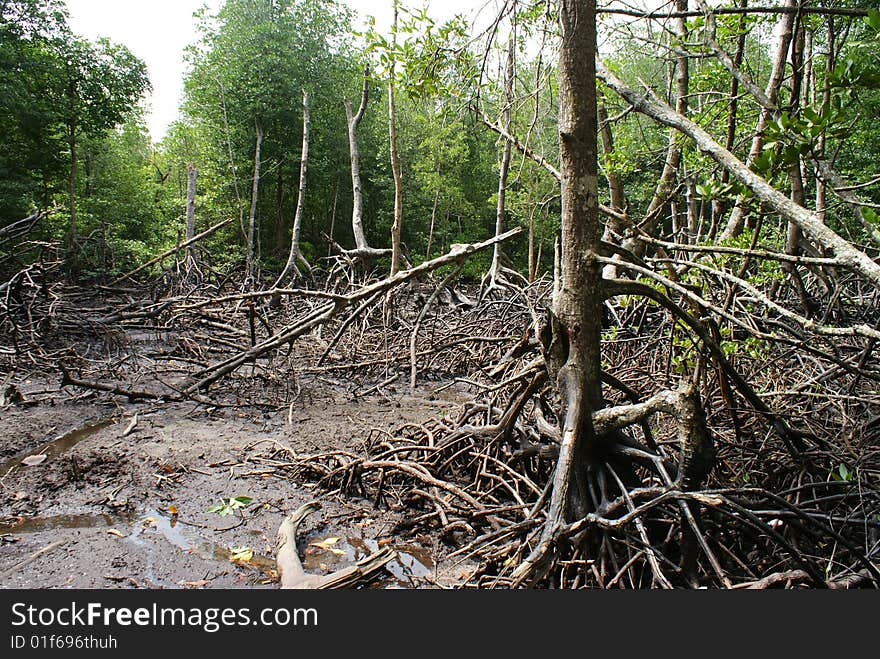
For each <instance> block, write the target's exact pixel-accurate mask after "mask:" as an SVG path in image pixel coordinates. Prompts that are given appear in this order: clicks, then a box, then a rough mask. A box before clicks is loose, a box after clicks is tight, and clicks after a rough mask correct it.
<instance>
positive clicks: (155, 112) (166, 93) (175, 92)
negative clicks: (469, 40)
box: [67, 0, 494, 141]
mask: <svg viewBox="0 0 880 659" xmlns="http://www.w3.org/2000/svg"><path fill="white" fill-rule="evenodd" d="M344 1H345V2H346V3H347V4H348V5H350V6H351V7H353V8H354V9H355V10H356V11H357V12H358V14H359V15H360V16H361V17H365V16H368V15H372V16H375V17H376V25H377V27H379V28H380V29H382V28H383V27H385V26H388V25H390V24H391V16H392V10H391V7H392V0H344ZM203 2H204V0H67V8H68V10H69V11H70V25H71V27H72V28H73V30H74V32H76V33H78V34H81V35H84V36H86V37H89V38H92V39H94V38H95V37H99V36H100V37H107V38H109V39H110V40H111V41H115V42H118V43H123V44H125V45H126V46H128V48H129V49H130V50H131V51H132V52H133V53H134V54H135V55H137V56H138V57H140V58H141V59H142V60H144V62H146V64H147V68H148V69H149V75H150V81H151V82H152V84H153V93H152V95H151V98H149V99H147V107H148V115H147V126H148V127H149V129H150V134H151V135H152V136H153V139H154V140H157V141H158V140H160V139H161V138H162V137H163V136H164V135H165V130H166V128H167V127H168V124H170V123H171V122H172V121H173V120H174V119H176V118H177V109H178V105H179V104H180V101H181V94H182V92H183V76H184V69H185V67H184V61H183V50H184V48H185V47H186V46H187V45H189V44H190V43H192V42H194V41H195V39H196V36H197V35H196V29H195V22H194V20H193V18H192V15H193V12H195V11H196V10H197V9H198V8H199V7H201V5H202V4H203ZM221 2H222V0H207V2H206V3H207V4H208V6H209V7H211V8H214V9H216V8H217V7H219V6H220V4H221ZM405 4H409V3H406V2H405ZM420 4H421V3H419V5H420ZM484 4H489V5H490V6H491V5H492V4H494V3H493V2H492V0H489V1H488V2H486V0H433V2H429V3H428V5H429V12H430V13H431V15H432V16H434V17H435V18H437V19H441V20H443V19H447V18H450V17H452V16H453V15H455V14H456V13H464V14H468V15H469V14H470V13H471V12H472V11H473V10H474V8H475V7H481V6H483V5H484ZM417 6H418V5H417Z"/></svg>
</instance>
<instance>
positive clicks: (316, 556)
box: [303, 538, 434, 588]
mask: <svg viewBox="0 0 880 659" xmlns="http://www.w3.org/2000/svg"><path fill="white" fill-rule="evenodd" d="M391 548H392V549H394V550H395V551H396V552H397V558H395V559H394V560H392V561H389V562H388V563H386V564H385V569H386V570H387V574H382V575H380V576H379V577H378V579H377V580H376V583H377V584H378V585H380V586H383V587H385V588H412V587H413V586H417V585H418V584H419V581H420V579H421V578H424V577H428V576H430V575H431V574H432V571H433V567H434V561H433V560H432V559H431V552H430V550H428V549H427V548H425V547H422V546H421V545H411V544H391ZM379 549H381V546H380V544H379V542H378V541H377V540H374V539H372V538H339V539H338V540H336V541H335V542H332V543H330V542H328V541H327V540H324V541H312V543H311V544H309V545H308V546H307V547H306V549H305V552H304V553H305V555H304V556H303V569H304V570H305V571H306V572H314V573H322V572H327V571H336V570H340V569H342V568H345V567H348V566H349V565H352V564H354V563H356V562H358V561H359V560H361V559H362V558H366V557H367V556H369V555H370V554H373V553H375V552H377V551H379Z"/></svg>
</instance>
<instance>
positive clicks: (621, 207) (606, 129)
mask: <svg viewBox="0 0 880 659" xmlns="http://www.w3.org/2000/svg"><path fill="white" fill-rule="evenodd" d="M602 100H604V99H600V102H599V105H598V108H597V110H596V112H597V119H598V121H599V136H600V137H601V138H602V155H603V156H604V157H605V162H606V168H605V178H606V179H607V180H608V194H609V197H610V204H611V209H612V210H613V211H615V212H617V213H618V214H620V215H621V216H622V217H625V213H626V195H625V194H624V192H623V182H622V181H621V180H620V177H619V176H618V175H617V172H616V171H614V167H613V166H611V163H609V160H610V157H611V156H612V155H614V135H613V134H612V132H611V124H610V123H609V121H608V110H607V109H606V108H605V103H603V102H601V101H602ZM622 217H614V216H610V221H609V222H608V225H607V226H606V227H605V240H611V236H610V235H609V233H610V232H611V231H613V232H614V233H616V234H618V235H623V232H624V231H625V230H626V228H627V226H626V223H625V222H624V220H623V219H622ZM530 235H531V234H530ZM615 257H617V255H615ZM603 276H604V277H606V278H608V279H615V278H616V277H617V266H615V265H607V266H605V269H604V271H603Z"/></svg>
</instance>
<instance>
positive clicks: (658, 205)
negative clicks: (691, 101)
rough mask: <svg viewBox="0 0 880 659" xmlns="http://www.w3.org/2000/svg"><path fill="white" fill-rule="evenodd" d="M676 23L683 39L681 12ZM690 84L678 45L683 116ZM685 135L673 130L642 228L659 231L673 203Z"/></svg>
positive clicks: (635, 244)
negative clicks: (672, 198) (671, 197)
mask: <svg viewBox="0 0 880 659" xmlns="http://www.w3.org/2000/svg"><path fill="white" fill-rule="evenodd" d="M687 9H688V0H675V10H676V11H677V12H686V11H687ZM673 24H674V26H675V34H676V36H677V37H678V38H679V40H681V41H682V42H684V41H685V39H686V37H687V23H686V21H685V19H684V18H683V17H681V16H679V17H677V18H675V19H674V20H673ZM689 87H690V72H689V69H688V58H687V54H686V53H685V52H684V50H683V47H682V46H677V47H676V57H675V111H676V112H678V113H679V114H681V115H682V116H687V112H688V89H689ZM680 140H681V135H679V134H678V133H677V132H676V131H674V130H670V131H669V146H668V147H667V150H666V161H665V162H664V163H663V171H662V173H661V174H660V180H659V182H658V183H657V188H656V189H655V191H654V196H653V198H652V199H651V203H650V204H649V205H648V210H647V211H645V220H644V222H643V226H642V229H643V230H644V231H645V232H646V233H648V234H649V235H651V236H655V235H657V231H658V228H659V226H660V223H661V217H662V213H663V209H664V208H665V207H666V205H667V204H668V203H669V197H670V195H671V194H672V191H673V189H674V185H675V179H676V177H677V175H678V168H679V165H680V164H681V144H680V143H679V142H680ZM626 247H627V248H628V249H630V250H633V251H635V253H637V254H642V253H644V248H645V243H644V242H641V241H638V240H630V241H627V242H626Z"/></svg>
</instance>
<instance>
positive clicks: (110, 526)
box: [0, 378, 468, 588]
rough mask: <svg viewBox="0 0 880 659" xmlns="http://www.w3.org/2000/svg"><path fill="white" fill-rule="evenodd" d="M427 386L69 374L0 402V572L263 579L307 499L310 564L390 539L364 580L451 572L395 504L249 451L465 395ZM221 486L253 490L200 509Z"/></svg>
mask: <svg viewBox="0 0 880 659" xmlns="http://www.w3.org/2000/svg"><path fill="white" fill-rule="evenodd" d="M47 384H49V383H47V382H40V381H30V382H27V381H26V382H24V383H22V384H20V385H19V390H20V392H21V394H22V395H23V396H24V398H25V400H28V399H30V398H31V394H32V392H37V391H39V390H45V388H46V385H47ZM437 388H438V386H437V385H436V384H435V385H433V386H431V385H430V384H426V385H425V386H424V387H422V388H421V390H420V391H419V392H417V393H416V395H408V394H406V395H404V394H399V395H397V394H394V393H393V392H392V393H391V395H389V393H388V392H387V390H386V392H385V393H384V394H373V395H371V396H367V397H364V398H354V397H353V396H351V395H350V394H349V393H348V392H347V391H346V390H345V389H344V388H343V387H341V386H340V385H339V384H337V383H335V382H332V381H329V380H327V379H325V378H315V379H313V380H311V381H304V382H303V383H302V384H301V391H300V396H299V402H296V403H295V404H294V406H293V408H285V409H275V410H270V411H266V410H265V409H263V410H261V409H257V408H253V407H238V406H235V407H211V406H206V405H202V404H198V403H193V402H174V403H158V404H157V403H145V404H131V403H125V404H123V403H122V402H120V400H119V399H118V398H110V397H107V396H106V395H104V394H98V393H95V392H86V393H85V394H83V393H82V392H81V391H75V390H72V389H71V390H62V392H60V393H59V394H58V395H55V396H53V397H51V398H49V399H46V400H43V401H41V402H37V403H35V404H30V405H27V406H24V407H21V406H19V407H13V406H7V407H5V408H0V465H2V466H0V587H7V588H65V587H66V588H113V587H119V588H132V587H135V588H181V587H205V588H254V587H273V586H272V584H273V583H274V581H275V579H276V577H277V575H276V574H275V564H274V552H275V534H276V531H277V529H278V526H279V524H280V522H281V521H282V519H283V518H284V517H285V516H286V515H287V514H289V513H290V512H292V511H293V510H294V509H296V508H297V507H299V506H300V505H302V504H303V503H306V502H308V501H311V500H316V499H318V500H320V501H321V504H322V510H321V511H320V513H319V514H318V515H314V516H312V517H310V518H309V519H308V520H307V521H306V522H305V524H304V526H303V529H302V531H301V533H300V537H299V544H300V547H301V554H303V553H304V559H303V564H304V567H305V569H306V571H307V572H310V573H315V574H325V573H328V572H331V571H334V570H337V569H340V568H341V567H344V566H346V565H349V564H352V563H354V562H355V561H357V560H359V559H361V558H363V557H364V556H366V555H367V554H369V553H371V552H373V551H375V550H376V549H377V548H378V547H383V546H389V545H390V546H391V547H392V548H394V549H396V550H397V558H396V559H395V560H393V561H392V562H391V563H389V564H388V565H386V569H385V571H384V572H383V574H382V575H380V577H379V578H378V579H377V580H376V581H374V582H373V584H372V585H374V586H377V587H391V588H395V587H403V588H414V587H437V586H441V585H453V584H454V583H456V582H459V581H461V580H463V579H464V578H466V577H467V576H468V572H467V565H466V564H462V563H461V562H460V561H459V562H457V563H456V564H454V565H453V564H449V565H447V564H445V563H444V561H443V555H442V554H443V549H442V546H441V545H440V544H439V543H438V541H437V539H436V538H432V537H429V536H427V535H418V536H415V537H407V538H404V537H402V536H401V535H400V534H397V533H396V532H395V527H396V526H397V525H398V523H399V522H401V521H402V519H403V518H402V516H401V514H399V513H395V512H392V511H390V510H388V509H387V508H377V507H376V506H374V505H373V503H372V502H370V501H366V500H358V499H356V498H351V497H345V498H343V497H339V496H334V495H329V496H327V495H323V494H322V493H320V492H319V491H317V490H316V489H315V486H314V484H312V483H301V482H296V481H295V480H292V479H289V478H284V477H279V474H277V473H276V472H275V471H273V470H271V469H265V468H261V466H260V463H259V462H258V461H257V462H255V461H254V460H253V455H254V452H255V451H256V450H258V448H259V446H260V445H261V444H265V443H276V442H277V443H279V444H281V445H285V446H289V447H290V448H291V449H293V450H294V451H297V452H311V453H320V452H322V451H330V450H338V449H350V450H356V449H357V446H358V444H359V443H360V442H361V441H362V440H364V439H366V437H367V436H368V435H369V433H370V432H371V429H377V430H380V431H381V430H391V429H392V428H394V427H398V426H400V425H402V424H404V423H407V422H413V423H421V422H423V421H425V420H426V419H428V418H430V417H432V416H436V415H441V414H443V413H444V412H446V411H449V410H450V409H451V408H452V407H454V406H455V405H456V404H457V403H459V402H461V401H462V400H464V399H465V398H466V394H465V393H464V391H463V390H462V389H461V388H460V387H459V388H457V387H448V388H444V389H443V390H442V391H440V392H439V393H437V394H434V393H432V391H434V390H435V389H437ZM135 415H137V422H136V424H135V425H134V426H133V427H132V423H133V420H134V418H135ZM291 421H292V423H291ZM126 431H128V433H127V434H126ZM43 455H45V456H46V457H45V459H42V458H41V457H36V458H33V457H32V458H30V459H28V456H43ZM22 460H24V462H22ZM28 463H36V464H30V465H29V464H28ZM230 497H248V498H249V499H251V501H250V502H249V503H248V504H247V505H246V506H244V507H243V508H240V509H238V510H236V511H234V512H233V513H232V514H229V515H226V516H220V515H219V514H218V513H212V512H208V509H209V508H211V507H212V506H214V505H216V504H218V503H220V502H221V499H227V498H230ZM328 539H329V540H328ZM50 546H51V549H50V550H49V551H46V552H44V553H42V554H40V555H38V556H37V557H36V558H35V559H34V560H32V561H30V562H27V563H26V564H22V563H23V562H24V561H26V560H27V559H28V558H30V557H32V556H33V555H34V554H35V553H36V552H39V551H40V550H42V549H44V548H46V547H50ZM250 551H252V552H253V557H252V558H250V559H249V560H236V559H238V558H239V557H241V556H247V555H248V554H249V553H250Z"/></svg>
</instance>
